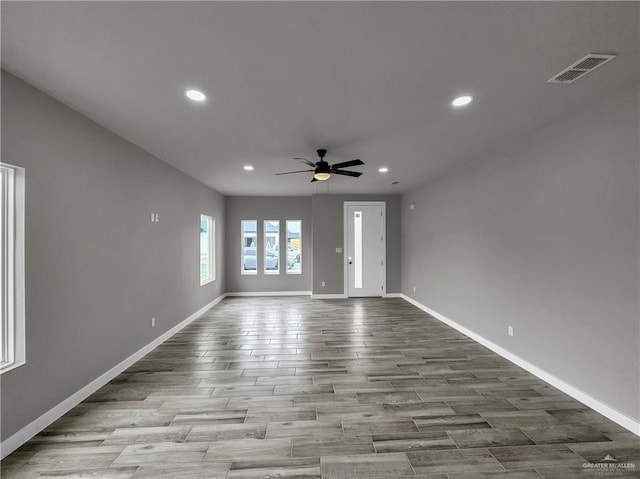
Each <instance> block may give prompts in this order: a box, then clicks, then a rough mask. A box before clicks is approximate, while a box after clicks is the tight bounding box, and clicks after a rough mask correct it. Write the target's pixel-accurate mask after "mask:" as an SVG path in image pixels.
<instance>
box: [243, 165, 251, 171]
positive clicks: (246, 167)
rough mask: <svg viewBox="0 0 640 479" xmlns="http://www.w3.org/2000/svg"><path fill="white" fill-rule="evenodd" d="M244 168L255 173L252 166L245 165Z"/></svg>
mask: <svg viewBox="0 0 640 479" xmlns="http://www.w3.org/2000/svg"><path fill="white" fill-rule="evenodd" d="M242 168H243V169H244V170H245V171H253V166H251V165H244V166H243V167H242Z"/></svg>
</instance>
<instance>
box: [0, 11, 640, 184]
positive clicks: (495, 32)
mask: <svg viewBox="0 0 640 479" xmlns="http://www.w3.org/2000/svg"><path fill="white" fill-rule="evenodd" d="M638 7H639V4H638V2H624V3H614V2H602V3H596V2H567V3H564V2H562V3H560V2H531V3H525V2H513V3H511V2H468V3H467V2H449V3H447V2H407V3H404V2H317V3H316V2H256V3H253V2H252V3H249V2H51V3H48V2H6V1H3V2H2V67H3V68H5V69H6V70H8V71H9V72H11V73H13V74H15V75H17V76H18V77H20V78H22V79H24V80H26V81H27V82H29V83H30V84H32V85H34V86H36V87H38V88H40V89H42V90H44V91H45V92H47V93H49V94H50V95H52V96H53V97H55V98H57V99H59V100H60V101H62V102H64V103H65V104H67V105H69V106H71V107H72V108H74V109H76V110H78V111H79V112H81V113H83V114H84V115H86V116H87V117H89V118H91V119H93V120H95V121H96V122H98V123H100V124H102V125H104V126H105V127H107V128H109V129H111V130H112V131H114V132H116V133H117V134H119V135H120V136H122V137H124V138H126V139H127V140H130V141H131V142H133V143H135V144H137V145H139V146H140V147H142V148H144V149H145V150H147V151H149V152H151V153H153V154H154V155H156V156H157V157H159V158H161V159H162V160H164V161H166V162H167V163H170V164H172V165H174V166H175V167H176V168H179V169H180V170H183V171H184V172H186V173H187V174H189V175H191V176H193V177H195V178H197V179H198V180H200V181H202V182H203V183H205V184H207V185H209V186H211V187H212V188H214V189H216V190H218V191H220V192H221V193H224V194H229V195H308V194H313V193H399V192H402V191H406V190H408V189H410V188H412V187H414V186H417V185H419V184H421V183H424V182H425V181H427V180H428V179H429V178H431V177H433V176H434V175H436V174H438V173H440V172H442V171H444V169H446V168H449V167H452V166H453V165H454V164H456V163H459V162H463V161H472V160H473V158H474V157H476V156H480V155H482V154H483V153H486V152H489V151H491V149H493V148H496V147H498V146H499V145H500V144H503V143H504V142H505V141H508V140H511V139H517V138H518V137H519V136H521V135H526V134H527V133H529V132H531V131H534V130H536V129H538V128H540V127H542V126H543V125H545V124H546V123H548V122H550V121H552V120H553V119H555V118H558V117H560V116H563V115H566V114H569V113H570V112H572V111H574V110H576V109H578V108H580V107H582V106H583V105H584V106H586V105H587V104H589V103H592V102H593V101H597V99H598V98H599V97H603V96H605V95H607V94H610V93H612V92H614V91H615V90H619V89H622V88H626V87H630V86H633V85H636V84H638V83H639V74H638V72H639V70H640V68H639V62H638V56H639V46H638V44H639V37H638V20H639V16H638V12H639V8H638ZM589 52H598V53H609V52H613V53H617V54H618V55H619V56H618V58H617V59H615V60H614V61H613V62H611V63H609V64H607V65H606V66H604V67H602V68H600V69H597V70H595V71H594V72H593V73H591V74H589V75H587V76H586V77H584V78H583V79H581V80H578V81H577V82H576V83H574V84H572V85H557V84H547V83H546V80H547V79H549V78H550V77H551V76H553V75H554V74H556V73H558V72H559V71H560V70H562V69H564V68H565V67H567V66H568V65H570V64H571V63H573V62H575V61H576V60H578V59H580V58H582V57H583V56H584V55H586V54H587V53H589ZM191 86H193V87H197V88H200V89H202V90H204V91H205V92H206V93H207V95H208V101H207V102H206V104H200V105H196V104H193V103H191V102H189V101H187V100H186V99H185V97H184V95H183V92H184V90H185V88H187V87H191ZM461 93H470V94H472V95H473V96H474V97H475V101H474V102H473V103H472V104H471V105H470V106H469V107H467V108H465V109H459V110H454V109H453V108H451V106H450V102H451V100H452V99H453V98H454V97H455V96H456V95H458V94H461ZM317 148H326V149H328V150H329V153H328V155H327V160H328V161H329V162H330V163H333V162H338V161H347V160H350V159H354V158H361V159H362V160H363V161H364V162H365V163H366V165H365V166H362V167H358V168H354V169H357V170H360V171H363V172H364V175H363V176H361V177H360V178H359V179H354V178H349V177H335V176H334V177H332V178H331V179H330V180H328V181H326V182H316V183H313V184H311V183H310V182H309V181H310V179H311V176H310V174H309V173H307V174H298V175H286V176H274V173H277V172H282V171H288V170H300V169H305V168H304V165H301V164H300V163H299V162H297V161H295V160H293V159H292V158H293V157H296V156H303V157H307V158H309V159H311V160H313V161H316V159H315V153H314V152H315V150H316V149H317ZM244 164H252V165H254V166H255V170H254V171H253V172H250V173H247V172H245V171H243V169H242V166H243V165H244ZM382 165H385V166H388V167H389V170H390V171H389V173H386V174H380V173H378V171H377V170H378V167H380V166H382ZM301 166H302V167H301ZM392 180H397V181H399V184H398V185H396V186H391V185H389V182H390V181H392Z"/></svg>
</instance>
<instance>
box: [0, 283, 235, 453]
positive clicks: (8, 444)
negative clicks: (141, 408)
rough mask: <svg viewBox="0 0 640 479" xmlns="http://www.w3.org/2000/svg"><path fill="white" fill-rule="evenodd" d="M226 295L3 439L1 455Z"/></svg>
mask: <svg viewBox="0 0 640 479" xmlns="http://www.w3.org/2000/svg"><path fill="white" fill-rule="evenodd" d="M224 297H225V295H224V294H223V295H221V296H219V297H218V298H216V299H214V300H213V301H211V302H210V303H209V304H207V305H206V306H203V307H202V308H200V309H199V310H198V311H196V312H195V313H193V314H191V315H190V316H189V317H188V318H186V319H185V320H183V321H182V322H180V323H179V324H176V325H175V326H174V327H173V328H171V329H170V330H168V331H167V332H165V333H163V334H162V335H160V336H158V337H157V338H156V339H154V340H153V341H151V342H150V343H149V344H147V345H146V346H144V347H143V348H142V349H140V350H138V351H136V352H135V353H133V354H132V355H131V356H129V357H128V358H127V359H125V360H124V361H122V362H120V363H118V364H117V365H115V366H114V367H112V368H111V369H109V370H108V371H107V372H106V373H104V374H103V375H102V376H100V377H98V378H97V379H94V380H93V381H91V382H90V383H89V384H87V385H86V386H85V387H83V388H82V389H80V390H79V391H77V392H75V393H74V394H72V395H71V396H69V397H68V398H67V399H65V400H64V401H62V402H61V403H59V404H58V405H57V406H54V407H53V408H51V409H49V410H48V411H47V412H45V413H44V414H43V415H41V416H40V417H38V418H37V419H36V420H34V421H32V422H30V423H29V424H27V425H26V426H25V427H23V428H22V429H20V430H19V431H18V432H16V433H15V434H13V435H12V436H10V437H8V438H7V439H5V440H4V441H2V443H0V459H4V458H5V457H6V456H8V455H9V454H11V453H12V452H13V451H15V450H16V449H18V448H19V447H20V446H22V445H23V444H24V443H26V442H27V441H28V440H29V439H31V438H32V437H33V436H35V435H36V434H38V433H39V432H40V431H42V430H43V429H44V428H46V427H47V426H49V425H50V424H51V423H53V422H54V421H55V420H57V419H59V418H60V417H62V416H63V415H65V414H66V413H67V412H69V411H70V410H71V409H73V408H74V407H76V406H77V405H78V404H80V403H81V402H82V401H84V400H85V399H86V398H88V397H89V396H91V395H92V394H93V393H94V392H96V391H97V390H98V389H100V388H101V387H102V386H104V385H105V384H107V383H108V382H109V381H111V380H112V379H114V378H115V377H116V376H118V375H119V374H120V373H122V372H123V371H124V370H126V369H127V368H129V367H130V366H132V365H133V364H134V363H135V362H136V361H138V360H139V359H142V358H143V357H144V356H146V355H147V354H148V353H150V352H151V351H152V350H153V349H155V348H156V347H158V346H159V345H160V344H162V343H163V342H165V341H166V340H167V339H169V338H170V337H171V336H173V335H174V334H176V333H177V332H178V331H180V330H181V329H182V328H184V327H186V326H188V325H189V324H190V323H192V322H193V321H195V320H196V319H198V318H199V317H200V316H202V315H203V314H204V313H206V312H207V311H208V310H209V309H211V308H212V307H213V306H215V305H216V304H218V303H219V302H220V301H221V300H222V299H224Z"/></svg>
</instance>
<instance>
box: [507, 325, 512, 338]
mask: <svg viewBox="0 0 640 479" xmlns="http://www.w3.org/2000/svg"><path fill="white" fill-rule="evenodd" d="M507 332H508V333H509V336H513V326H509V327H508V329H507Z"/></svg>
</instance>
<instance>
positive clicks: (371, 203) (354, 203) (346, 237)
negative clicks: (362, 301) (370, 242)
mask: <svg viewBox="0 0 640 479" xmlns="http://www.w3.org/2000/svg"><path fill="white" fill-rule="evenodd" d="M349 206H381V207H382V220H383V221H382V226H383V230H384V232H383V233H382V247H383V248H384V260H383V261H382V292H381V294H380V296H382V297H383V298H384V297H385V296H386V295H387V202H386V201H345V202H344V205H343V214H342V217H343V233H344V240H343V243H342V268H343V278H344V279H343V284H344V288H343V294H344V297H345V298H348V297H349V266H348V260H347V251H348V246H349V225H348V223H347V221H348V214H347V212H348V207H349Z"/></svg>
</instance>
